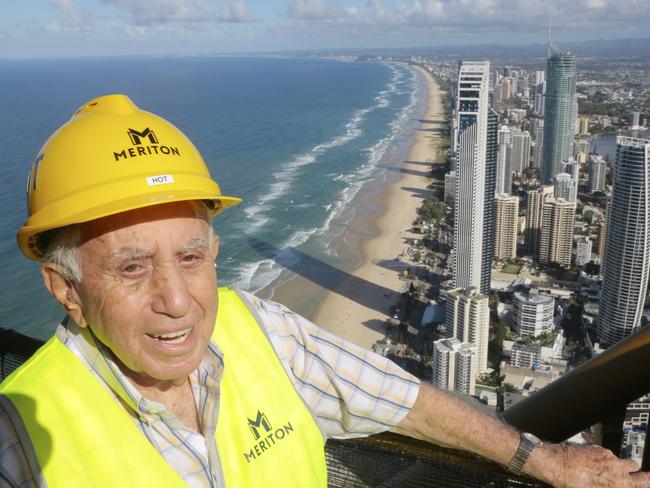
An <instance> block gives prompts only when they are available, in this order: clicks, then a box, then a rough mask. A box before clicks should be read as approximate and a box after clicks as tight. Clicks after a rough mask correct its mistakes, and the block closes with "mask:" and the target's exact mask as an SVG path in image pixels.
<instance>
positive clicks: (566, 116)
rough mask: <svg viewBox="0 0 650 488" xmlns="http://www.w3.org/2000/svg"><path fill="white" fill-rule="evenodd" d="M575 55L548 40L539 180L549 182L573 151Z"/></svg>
mask: <svg viewBox="0 0 650 488" xmlns="http://www.w3.org/2000/svg"><path fill="white" fill-rule="evenodd" d="M577 112H578V111H577V98H576V58H575V56H574V55H573V54H570V53H568V52H564V51H562V50H561V49H559V48H558V47H557V46H556V45H555V44H553V43H549V44H548V57H547V61H546V95H545V101H544V147H543V150H544V152H543V155H542V167H541V182H542V184H547V183H550V182H551V181H552V180H553V177H554V176H555V175H556V174H558V173H561V172H562V162H563V161H567V160H568V159H569V157H570V156H571V155H572V144H573V139H574V135H575V121H576V117H577V115H578V113H577Z"/></svg>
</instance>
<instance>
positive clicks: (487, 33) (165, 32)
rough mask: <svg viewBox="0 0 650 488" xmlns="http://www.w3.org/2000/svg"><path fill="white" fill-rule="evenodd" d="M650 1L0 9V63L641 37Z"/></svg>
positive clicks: (237, 2)
mask: <svg viewBox="0 0 650 488" xmlns="http://www.w3.org/2000/svg"><path fill="white" fill-rule="evenodd" d="M647 2H648V0H537V1H530V0H528V1H526V0H0V58H34V57H37V58H38V57H59V56H66V57H67V56H105V55H152V54H153V55H158V54H163V55H164V54H172V55H174V54H176V55H185V54H210V53H250V52H273V51H286V50H298V49H300V50H303V49H308V50H309V49H342V48H362V49H368V48H403V47H436V46H443V45H454V44H457V45H458V44H461V45H468V44H484V43H497V44H506V45H512V44H540V43H543V42H545V40H546V36H547V24H548V18H549V16H550V18H551V19H552V22H551V23H552V35H553V38H554V40H556V41H558V42H561V41H580V40H594V39H616V38H647V37H649V32H650V28H649V27H650V9H649V8H648V3H647Z"/></svg>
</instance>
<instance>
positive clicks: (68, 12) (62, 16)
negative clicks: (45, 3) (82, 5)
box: [49, 0, 93, 31]
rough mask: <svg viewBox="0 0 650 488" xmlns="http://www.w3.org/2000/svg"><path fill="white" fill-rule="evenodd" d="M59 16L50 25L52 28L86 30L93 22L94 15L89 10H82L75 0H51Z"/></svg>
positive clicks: (57, 29) (56, 29)
mask: <svg viewBox="0 0 650 488" xmlns="http://www.w3.org/2000/svg"><path fill="white" fill-rule="evenodd" d="M49 2H50V5H51V6H52V7H53V8H54V10H55V12H56V16H57V20H56V22H53V23H51V24H50V25H49V29H50V30H54V31H64V30H73V31H74V30H86V29H87V28H88V27H89V26H90V25H91V24H92V23H93V15H92V14H90V13H89V12H85V11H84V12H80V11H78V10H77V8H76V7H75V4H74V0H49Z"/></svg>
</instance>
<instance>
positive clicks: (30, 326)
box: [0, 57, 426, 337]
mask: <svg viewBox="0 0 650 488" xmlns="http://www.w3.org/2000/svg"><path fill="white" fill-rule="evenodd" d="M421 76H422V75H421V74H419V73H418V72H417V71H415V70H414V69H412V68H410V67H408V66H406V65H401V64H395V63H379V62H375V63H371V62H344V61H337V60H328V59H295V58H219V57H187V58H122V59H117V58H107V59H68V60H38V61H35V60H29V61H27V60H25V61H0V147H1V148H2V156H1V160H2V167H3V168H4V171H5V173H4V177H3V178H2V179H0V203H1V205H2V210H3V211H2V213H1V214H0V263H2V267H3V269H4V272H3V273H2V275H0V290H2V294H1V295H0V327H8V328H13V329H17V330H20V331H21V332H24V333H26V334H30V335H34V336H37V337H47V336H48V335H50V334H51V333H52V331H53V330H54V328H55V327H56V324H57V323H58V321H59V320H60V319H61V318H62V316H63V313H62V311H61V309H60V308H59V306H58V305H57V304H56V303H55V302H54V301H53V300H52V299H51V298H50V297H49V295H48V293H47V292H46V291H45V289H44V288H43V286H42V284H41V279H40V276H39V272H38V266H37V264H35V263H33V262H30V261H28V260H27V259H25V258H24V257H23V256H22V254H21V253H20V251H19V250H18V248H17V246H16V244H15V233H16V230H17V229H18V228H19V227H20V226H21V225H22V224H23V222H24V220H25V218H26V210H25V193H24V192H25V181H26V178H27V173H28V170H29V167H30V166H31V163H32V161H33V159H34V157H35V156H36V154H37V152H38V149H39V148H40V147H41V145H42V144H43V143H44V141H45V139H46V138H47V137H48V136H49V135H50V134H51V133H52V131H54V130H55V129H56V128H57V127H58V126H60V125H61V124H62V123H64V122H65V121H66V120H68V119H69V117H70V116H71V114H72V113H73V112H74V110H76V109H77V108H78V107H79V106H81V105H82V104H83V103H84V102H86V101H88V100H90V99H92V98H94V97H97V96H100V95H105V94H109V93H125V94H127V95H128V96H130V97H131V98H132V100H133V101H134V102H135V103H136V104H137V105H138V106H140V107H141V108H143V109H145V110H149V111H152V112H154V113H157V114H159V115H161V116H163V117H165V118H166V119H168V120H170V121H171V122H172V123H174V124H175V125H176V126H178V127H179V128H180V129H181V130H183V131H184V132H185V133H186V134H187V135H188V136H189V137H190V139H192V141H193V142H194V143H195V144H196V146H197V147H198V148H199V150H200V151H201V153H202V154H203V157H204V159H205V160H206V163H207V164H208V166H209V168H210V171H211V173H212V175H213V177H215V179H216V180H217V181H218V182H219V184H220V186H221V189H222V191H223V192H224V193H225V194H228V195H234V196H239V197H242V198H243V199H244V203H243V204H241V205H239V206H237V207H235V208H233V209H230V210H228V211H226V212H224V213H223V214H221V215H220V216H219V217H217V219H216V220H215V223H214V225H215V230H216V232H217V233H218V234H219V235H220V238H221V241H220V254H219V259H218V264H219V283H220V285H227V286H238V287H241V288H242V289H246V290H252V291H258V290H260V289H262V288H264V287H267V288H266V289H267V290H268V289H269V287H271V288H272V287H273V286H275V285H277V284H278V279H279V278H280V277H281V275H280V273H281V271H282V269H283V268H284V267H285V266H291V265H292V264H295V263H296V261H298V260H300V259H304V256H306V255H307V256H311V257H315V258H317V259H319V260H323V261H326V262H328V263H330V264H334V265H336V266H338V267H341V268H344V269H351V268H353V267H354V266H355V265H356V264H357V262H358V250H355V249H348V248H346V240H345V232H346V228H347V226H348V224H349V223H350V221H351V219H352V217H353V216H354V215H355V211H356V205H357V202H358V201H360V199H361V198H362V196H363V193H364V192H365V191H370V190H371V189H372V191H375V192H376V191H377V187H378V185H386V184H387V183H388V182H389V181H390V180H391V179H395V178H397V175H396V174H395V173H394V172H390V171H387V170H386V169H385V168H384V166H385V165H386V163H387V162H388V161H396V160H403V159H404V157H405V156H406V152H407V150H408V146H409V143H410V141H411V139H412V137H413V135H414V133H415V131H416V130H417V126H418V119H419V118H420V116H421V114H422V112H423V110H424V108H425V103H424V97H425V96H426V88H425V86H424V80H423V79H422V78H421ZM70 177H73V175H70Z"/></svg>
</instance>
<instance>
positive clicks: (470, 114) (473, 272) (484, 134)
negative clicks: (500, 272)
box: [453, 61, 497, 290]
mask: <svg viewBox="0 0 650 488" xmlns="http://www.w3.org/2000/svg"><path fill="white" fill-rule="evenodd" d="M489 75H490V63H489V62H488V61H476V62H474V61H465V62H463V63H462V65H461V67H460V73H459V76H458V97H457V104H456V117H457V118H456V127H457V144H455V147H456V151H457V154H456V192H455V193H456V195H455V204H454V258H453V271H454V284H455V287H456V288H470V287H473V288H476V289H477V290H484V289H485V286H486V283H487V288H488V290H489V276H488V278H487V281H486V279H485V278H483V275H484V267H485V266H486V261H487V258H488V256H489V258H490V260H491V252H490V251H487V255H486V249H485V248H484V243H485V242H490V241H491V239H489V237H490V234H491V235H493V233H494V230H493V222H486V220H485V217H486V209H487V213H488V218H491V219H492V221H493V219H494V207H493V205H494V190H495V183H496V182H495V180H496V152H495V151H494V148H495V147H496V139H494V140H492V139H491V140H490V145H489V146H490V147H489V151H490V153H489V155H488V125H489V126H490V127H493V129H494V130H495V133H494V136H496V123H497V121H496V120H495V117H494V115H492V116H489V110H488V94H489ZM493 146H494V147H493ZM488 156H489V158H488ZM488 159H489V160H490V161H489V162H490V164H489V168H488ZM488 179H489V186H490V187H491V190H490V191H491V193H489V194H488V192H487V191H486V184H487V180H488ZM484 258H485V259H484ZM487 269H488V272H489V270H490V268H489V264H488V268H487Z"/></svg>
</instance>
